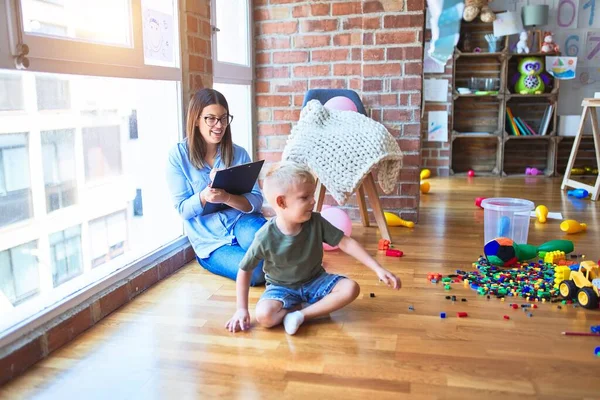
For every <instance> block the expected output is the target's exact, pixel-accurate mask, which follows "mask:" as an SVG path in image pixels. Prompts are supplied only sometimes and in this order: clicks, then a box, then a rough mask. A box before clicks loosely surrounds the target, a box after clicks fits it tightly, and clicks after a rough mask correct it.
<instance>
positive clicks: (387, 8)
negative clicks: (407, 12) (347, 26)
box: [363, 0, 404, 14]
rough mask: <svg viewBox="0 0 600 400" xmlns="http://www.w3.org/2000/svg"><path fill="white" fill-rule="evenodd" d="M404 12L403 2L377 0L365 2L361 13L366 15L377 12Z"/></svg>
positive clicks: (401, 0) (400, 0)
mask: <svg viewBox="0 0 600 400" xmlns="http://www.w3.org/2000/svg"><path fill="white" fill-rule="evenodd" d="M398 11H404V1H403V0H379V1H367V2H366V3H365V4H364V6H363V12H364V13H365V14H367V13H378V12H388V13H390V12H398Z"/></svg>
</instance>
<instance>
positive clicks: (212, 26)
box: [210, 25, 221, 33]
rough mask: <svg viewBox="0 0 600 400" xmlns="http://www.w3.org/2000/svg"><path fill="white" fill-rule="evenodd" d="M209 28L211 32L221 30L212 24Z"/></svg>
mask: <svg viewBox="0 0 600 400" xmlns="http://www.w3.org/2000/svg"><path fill="white" fill-rule="evenodd" d="M210 28H211V29H212V31H213V33H217V32H221V30H220V29H219V28H217V27H216V26H214V25H211V26H210Z"/></svg>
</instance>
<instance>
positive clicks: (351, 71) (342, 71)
mask: <svg viewBox="0 0 600 400" xmlns="http://www.w3.org/2000/svg"><path fill="white" fill-rule="evenodd" d="M360 70H361V64H333V75H336V76H340V75H342V76H344V75H360Z"/></svg>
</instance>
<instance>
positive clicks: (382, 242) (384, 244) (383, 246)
mask: <svg viewBox="0 0 600 400" xmlns="http://www.w3.org/2000/svg"><path fill="white" fill-rule="evenodd" d="M389 248H390V241H389V240H387V239H379V243H378V244H377V250H387V249H389Z"/></svg>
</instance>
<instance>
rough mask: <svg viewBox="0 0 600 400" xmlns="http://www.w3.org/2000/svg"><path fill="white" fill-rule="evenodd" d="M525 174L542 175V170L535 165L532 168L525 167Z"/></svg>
mask: <svg viewBox="0 0 600 400" xmlns="http://www.w3.org/2000/svg"><path fill="white" fill-rule="evenodd" d="M525 175H534V176H535V175H542V171H540V170H539V169H537V168H535V167H534V168H529V167H527V168H525Z"/></svg>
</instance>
